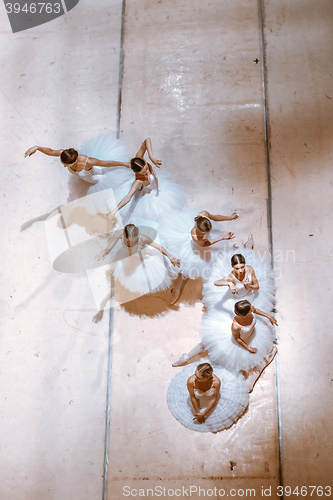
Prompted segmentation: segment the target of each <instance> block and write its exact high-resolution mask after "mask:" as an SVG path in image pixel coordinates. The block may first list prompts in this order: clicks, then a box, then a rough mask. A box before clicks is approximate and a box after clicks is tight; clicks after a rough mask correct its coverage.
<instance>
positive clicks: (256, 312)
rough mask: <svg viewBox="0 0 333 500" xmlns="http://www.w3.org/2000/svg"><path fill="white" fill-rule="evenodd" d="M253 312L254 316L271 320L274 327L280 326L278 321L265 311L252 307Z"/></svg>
mask: <svg viewBox="0 0 333 500" xmlns="http://www.w3.org/2000/svg"><path fill="white" fill-rule="evenodd" d="M252 312H253V313H254V314H258V315H259V316H263V317H264V318H267V319H269V321H270V322H271V323H272V325H275V326H278V324H277V321H276V319H275V318H274V316H272V315H271V314H267V313H265V312H264V311H261V310H260V309H257V308H256V307H253V306H252Z"/></svg>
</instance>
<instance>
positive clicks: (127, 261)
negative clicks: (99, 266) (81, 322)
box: [93, 224, 180, 322]
mask: <svg viewBox="0 0 333 500" xmlns="http://www.w3.org/2000/svg"><path fill="white" fill-rule="evenodd" d="M119 241H121V246H120V248H118V250H117V251H116V252H115V254H114V255H112V257H111V272H112V274H113V277H114V279H115V280H118V281H119V282H120V284H121V285H122V286H123V287H124V288H125V289H126V290H128V291H129V292H131V293H133V294H139V296H142V295H146V294H148V293H155V292H158V291H161V290H166V289H167V288H169V287H170V286H171V277H170V274H171V273H170V265H167V263H165V262H164V259H163V255H165V256H166V257H167V258H168V259H169V262H170V263H171V264H172V265H173V266H175V267H179V265H180V262H179V260H178V259H176V258H175V257H173V256H172V255H171V254H170V253H169V252H168V251H167V250H166V249H165V248H164V247H163V246H161V245H159V244H158V243H156V242H155V241H153V240H152V238H150V237H149V236H147V235H146V234H143V233H140V231H139V228H138V227H136V226H135V225H134V224H127V225H126V226H125V228H124V229H123V230H122V229H119V230H116V231H115V232H114V234H113V236H112V238H111V241H110V243H109V244H108V246H107V247H106V249H105V250H102V251H101V252H100V253H99V254H98V255H97V256H96V259H97V260H102V259H105V258H106V257H107V256H108V255H109V254H110V252H111V251H112V250H113V249H114V248H115V247H116V245H117V243H118V242H119ZM118 246H119V245H118ZM127 295H128V294H127ZM110 298H111V295H110V294H109V295H107V296H106V297H105V298H104V299H103V300H102V302H101V305H100V310H99V311H98V313H97V314H96V315H95V316H94V319H93V321H95V322H97V321H100V319H101V318H102V317H103V311H104V308H105V307H106V304H107V302H108V301H109V300H110ZM96 320H97V321H96Z"/></svg>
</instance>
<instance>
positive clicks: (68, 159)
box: [60, 148, 79, 167]
mask: <svg viewBox="0 0 333 500" xmlns="http://www.w3.org/2000/svg"><path fill="white" fill-rule="evenodd" d="M78 156H79V153H78V152H77V151H76V149H73V148H69V149H64V150H63V152H62V153H61V155H60V161H61V163H62V164H63V166H64V167H70V166H71V165H74V163H75V162H76V160H77V157H78Z"/></svg>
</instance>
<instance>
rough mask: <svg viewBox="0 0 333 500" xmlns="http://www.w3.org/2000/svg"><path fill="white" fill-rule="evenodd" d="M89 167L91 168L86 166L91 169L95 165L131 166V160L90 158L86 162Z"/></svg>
mask: <svg viewBox="0 0 333 500" xmlns="http://www.w3.org/2000/svg"><path fill="white" fill-rule="evenodd" d="M86 165H87V167H89V168H86V170H91V169H92V168H93V167H94V166H96V167H118V166H121V167H127V168H131V164H130V162H123V161H111V160H110V161H108V160H106V161H104V160H99V159H98V158H90V157H89V158H88V160H87V163H86Z"/></svg>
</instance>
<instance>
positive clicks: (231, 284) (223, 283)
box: [214, 274, 237, 293]
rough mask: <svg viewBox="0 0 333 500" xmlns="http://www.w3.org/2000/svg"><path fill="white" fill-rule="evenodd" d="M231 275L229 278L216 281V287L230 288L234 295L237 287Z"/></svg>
mask: <svg viewBox="0 0 333 500" xmlns="http://www.w3.org/2000/svg"><path fill="white" fill-rule="evenodd" d="M231 276H232V275H231V274H229V276H226V277H225V278H221V279H220V280H216V281H214V285H215V286H228V287H229V288H230V290H231V291H232V293H236V291H237V289H236V285H235V283H234V282H233V281H232V279H231Z"/></svg>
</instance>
